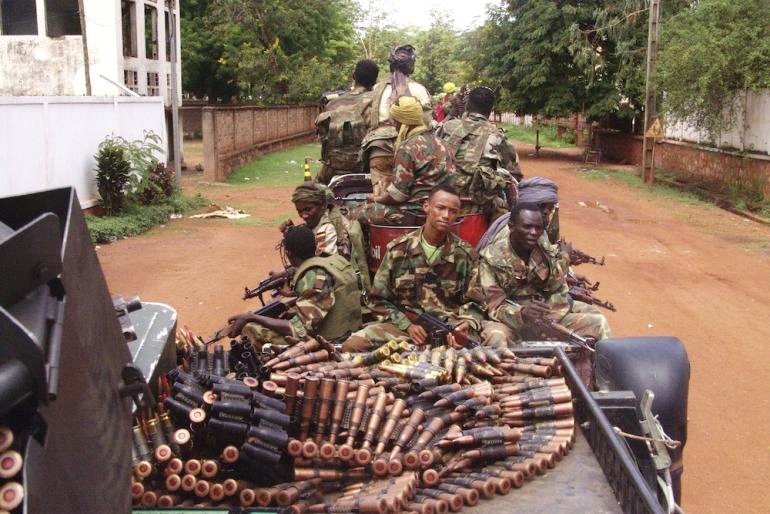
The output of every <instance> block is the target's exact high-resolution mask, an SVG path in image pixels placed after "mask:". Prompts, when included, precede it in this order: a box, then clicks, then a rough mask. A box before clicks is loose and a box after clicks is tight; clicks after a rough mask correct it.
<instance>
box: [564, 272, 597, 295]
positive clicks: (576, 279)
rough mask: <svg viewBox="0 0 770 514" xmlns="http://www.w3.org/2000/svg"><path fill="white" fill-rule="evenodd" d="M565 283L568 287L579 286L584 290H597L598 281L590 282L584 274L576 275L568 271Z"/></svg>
mask: <svg viewBox="0 0 770 514" xmlns="http://www.w3.org/2000/svg"><path fill="white" fill-rule="evenodd" d="M567 285H568V286H569V287H570V288H573V287H579V288H581V289H585V290H586V291H598V290H599V282H591V281H590V280H588V278H587V277H586V276H585V275H578V274H577V273H573V272H572V271H570V272H569V273H567Z"/></svg>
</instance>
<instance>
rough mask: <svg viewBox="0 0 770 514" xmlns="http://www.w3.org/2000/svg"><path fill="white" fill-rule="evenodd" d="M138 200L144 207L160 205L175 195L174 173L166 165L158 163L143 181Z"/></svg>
mask: <svg viewBox="0 0 770 514" xmlns="http://www.w3.org/2000/svg"><path fill="white" fill-rule="evenodd" d="M143 186H144V187H142V190H141V193H139V194H137V198H138V200H139V201H140V202H141V203H142V204H144V205H150V204H153V203H158V202H161V201H163V200H165V199H166V198H168V197H170V196H171V195H172V194H174V172H173V171H172V170H170V169H168V168H167V167H166V165H165V164H161V163H159V162H156V163H155V165H154V166H152V167H151V168H150V170H149V173H148V174H147V176H146V177H145V179H144V181H143Z"/></svg>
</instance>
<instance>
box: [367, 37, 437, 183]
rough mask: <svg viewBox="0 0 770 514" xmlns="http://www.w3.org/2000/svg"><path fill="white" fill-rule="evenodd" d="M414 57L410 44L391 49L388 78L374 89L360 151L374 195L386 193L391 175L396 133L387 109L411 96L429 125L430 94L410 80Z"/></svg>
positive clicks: (426, 124) (425, 122) (423, 87)
mask: <svg viewBox="0 0 770 514" xmlns="http://www.w3.org/2000/svg"><path fill="white" fill-rule="evenodd" d="M415 58H416V53H415V51H414V47H413V46H412V45H401V46H397V47H395V48H393V50H391V52H390V55H389V56H388V62H389V63H390V76H388V78H387V79H385V80H384V81H382V82H379V83H378V84H377V85H376V86H375V87H374V91H373V94H372V96H373V98H372V106H373V108H372V110H371V120H370V123H369V124H370V126H371V127H372V128H371V129H370V132H369V133H368V134H367V135H366V137H365V138H364V141H363V142H362V143H361V151H362V154H363V159H364V171H365V172H366V171H368V172H369V173H370V174H371V180H372V187H373V189H374V194H375V195H380V194H381V193H382V192H383V191H385V189H386V188H387V187H388V184H389V183H390V181H391V180H392V176H393V144H394V143H395V141H396V137H397V136H398V131H397V129H396V127H395V124H394V123H393V121H392V120H391V117H390V106H391V105H393V104H394V103H395V102H396V100H397V99H398V98H399V97H402V96H412V97H414V98H416V99H417V100H418V101H419V102H420V105H421V106H422V111H423V116H424V124H425V126H429V125H430V121H431V98H430V94H429V93H428V90H427V89H425V86H423V85H422V84H419V83H418V82H415V81H414V80H412V79H411V78H409V76H410V75H411V74H412V72H413V71H414V61H415Z"/></svg>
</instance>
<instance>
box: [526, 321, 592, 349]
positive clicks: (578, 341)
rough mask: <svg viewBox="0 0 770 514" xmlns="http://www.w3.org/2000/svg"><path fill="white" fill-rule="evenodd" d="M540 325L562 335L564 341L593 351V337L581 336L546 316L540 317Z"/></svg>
mask: <svg viewBox="0 0 770 514" xmlns="http://www.w3.org/2000/svg"><path fill="white" fill-rule="evenodd" d="M540 325H541V326H542V327H543V328H544V329H545V330H546V331H550V332H552V333H554V334H555V335H558V336H559V337H563V338H564V340H565V341H567V342H568V343H571V344H573V345H575V346H578V347H580V348H583V349H584V350H587V351H589V352H591V353H593V352H595V351H596V350H594V345H595V344H596V340H594V338H593V337H583V336H581V335H580V334H578V333H577V332H575V331H574V330H570V329H568V328H567V327H565V326H564V325H562V324H561V323H557V322H556V321H553V320H550V319H548V318H541V320H540Z"/></svg>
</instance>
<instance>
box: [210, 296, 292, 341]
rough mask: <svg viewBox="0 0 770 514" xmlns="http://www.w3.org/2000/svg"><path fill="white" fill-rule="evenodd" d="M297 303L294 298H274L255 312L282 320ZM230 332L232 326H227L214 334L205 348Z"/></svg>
mask: <svg viewBox="0 0 770 514" xmlns="http://www.w3.org/2000/svg"><path fill="white" fill-rule="evenodd" d="M296 301H297V299H296V298H294V297H281V298H274V299H273V300H271V301H269V302H267V304H266V305H263V306H262V307H261V308H259V309H257V310H256V311H254V314H258V315H260V316H266V317H268V318H280V317H281V316H282V315H283V313H285V312H286V311H288V310H289V309H290V308H291V307H293V306H294V304H295V303H296ZM229 332H230V325H225V326H224V327H222V328H220V329H219V330H217V331H216V332H214V335H213V336H211V339H209V340H208V341H206V342H204V343H203V344H204V345H205V346H209V345H211V344H214V343H216V342H217V341H219V340H220V339H222V338H223V337H225V336H226V335H227V334H228V333H229Z"/></svg>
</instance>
